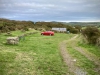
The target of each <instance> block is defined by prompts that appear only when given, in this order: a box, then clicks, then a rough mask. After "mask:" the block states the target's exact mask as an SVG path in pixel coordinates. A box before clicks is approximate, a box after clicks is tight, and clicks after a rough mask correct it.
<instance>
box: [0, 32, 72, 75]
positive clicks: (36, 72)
mask: <svg viewBox="0 0 100 75" xmlns="http://www.w3.org/2000/svg"><path fill="white" fill-rule="evenodd" d="M20 34H21V33H20V32H19V31H18V32H17V31H16V32H13V35H16V36H17V35H20ZM72 36H74V35H72V34H64V33H56V34H55V36H41V35H40V33H37V34H32V35H29V36H26V37H25V40H21V41H20V43H19V44H18V45H6V44H4V43H3V42H6V41H5V40H6V38H7V37H8V36H4V34H1V35H0V75H65V74H66V72H69V71H68V69H67V66H66V65H65V63H64V62H63V60H62V57H61V55H60V51H59V47H58V45H59V43H60V42H61V41H63V40H66V39H70V38H71V37H72Z"/></svg>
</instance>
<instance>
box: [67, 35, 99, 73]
mask: <svg viewBox="0 0 100 75" xmlns="http://www.w3.org/2000/svg"><path fill="white" fill-rule="evenodd" d="M72 42H73V43H72ZM74 47H83V48H85V49H86V50H88V51H89V52H91V53H93V54H95V55H97V56H98V57H100V50H98V49H99V48H98V47H96V46H91V45H87V44H85V43H81V38H80V36H78V37H77V38H76V39H74V40H72V41H70V42H68V43H67V50H68V52H69V54H71V56H72V57H73V58H74V59H77V62H76V64H75V65H76V66H78V67H81V68H82V69H83V70H85V71H87V72H88V73H87V75H99V74H98V73H97V72H95V70H94V69H95V68H96V67H97V66H96V65H95V64H94V62H93V61H90V60H89V59H88V58H87V57H85V56H84V55H83V54H81V53H80V52H79V51H77V50H75V49H74Z"/></svg>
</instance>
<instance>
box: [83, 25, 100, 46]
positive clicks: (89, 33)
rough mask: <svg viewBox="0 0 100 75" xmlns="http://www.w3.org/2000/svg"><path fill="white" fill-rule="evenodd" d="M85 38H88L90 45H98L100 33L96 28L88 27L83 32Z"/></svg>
mask: <svg viewBox="0 0 100 75" xmlns="http://www.w3.org/2000/svg"><path fill="white" fill-rule="evenodd" d="M82 34H83V36H84V37H85V38H86V40H87V41H88V43H89V44H94V45H96V44H97V40H98V38H99V37H100V31H99V30H98V29H97V28H96V27H87V28H86V29H84V30H82Z"/></svg>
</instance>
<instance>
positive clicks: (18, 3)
mask: <svg viewBox="0 0 100 75" xmlns="http://www.w3.org/2000/svg"><path fill="white" fill-rule="evenodd" d="M99 7H100V0H49V1H48V0H1V1H0V17H4V18H10V19H20V20H21V19H23V20H29V19H30V20H55V21H56V20H59V21H60V20H61V21H62V20H82V19H83V20H90V19H91V18H92V19H94V20H97V19H98V20H100V14H99V13H100V11H99V10H100V8H99Z"/></svg>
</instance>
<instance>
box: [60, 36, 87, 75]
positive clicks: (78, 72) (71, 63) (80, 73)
mask: <svg viewBox="0 0 100 75" xmlns="http://www.w3.org/2000/svg"><path fill="white" fill-rule="evenodd" d="M77 37H78V35H76V36H74V37H73V38H71V39H69V40H65V41H63V42H61V43H60V45H59V47H60V51H61V55H62V57H63V60H64V62H65V63H66V65H67V66H68V69H69V71H70V72H71V73H73V74H74V75H86V74H87V72H85V71H84V70H83V69H81V68H80V67H77V66H76V65H75V63H76V59H74V58H72V57H71V55H70V54H69V53H68V51H67V49H66V43H67V42H70V41H71V40H74V39H75V38H77ZM66 75H70V74H69V73H66Z"/></svg>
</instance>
